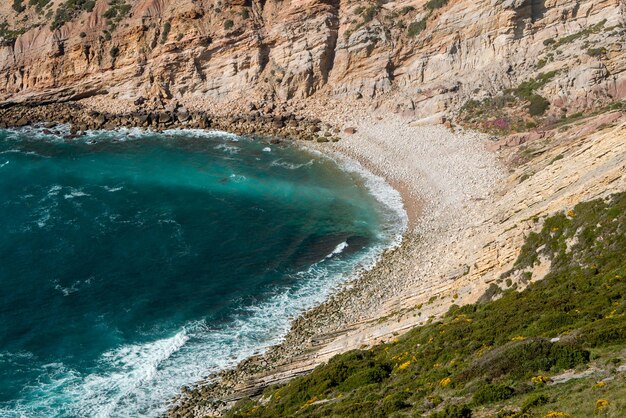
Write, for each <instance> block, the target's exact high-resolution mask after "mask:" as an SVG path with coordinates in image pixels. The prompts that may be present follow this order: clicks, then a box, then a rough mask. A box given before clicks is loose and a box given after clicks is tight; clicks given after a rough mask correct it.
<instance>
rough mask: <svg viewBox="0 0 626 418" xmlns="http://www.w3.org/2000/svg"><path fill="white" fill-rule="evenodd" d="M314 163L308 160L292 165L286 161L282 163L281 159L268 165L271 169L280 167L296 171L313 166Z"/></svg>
mask: <svg viewBox="0 0 626 418" xmlns="http://www.w3.org/2000/svg"><path fill="white" fill-rule="evenodd" d="M314 162H315V160H309V162H306V163H302V164H294V163H290V162H287V161H284V160H283V159H282V158H279V159H278V160H274V161H272V162H271V163H270V165H271V166H272V167H282V168H285V169H287V170H297V169H299V168H302V167H310V166H312V165H313V163H314Z"/></svg>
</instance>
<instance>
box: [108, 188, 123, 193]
mask: <svg viewBox="0 0 626 418" xmlns="http://www.w3.org/2000/svg"><path fill="white" fill-rule="evenodd" d="M122 189H123V187H121V186H120V187H110V186H104V190H106V191H107V192H111V193H114V192H119V191H120V190H122Z"/></svg>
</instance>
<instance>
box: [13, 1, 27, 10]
mask: <svg viewBox="0 0 626 418" xmlns="http://www.w3.org/2000/svg"><path fill="white" fill-rule="evenodd" d="M12 7H13V10H15V11H16V12H17V13H22V12H23V11H24V10H26V7H24V4H23V2H22V0H13V5H12Z"/></svg>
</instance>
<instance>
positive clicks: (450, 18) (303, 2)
mask: <svg viewBox="0 0 626 418" xmlns="http://www.w3.org/2000/svg"><path fill="white" fill-rule="evenodd" d="M39 3H45V5H44V6H43V8H42V10H41V12H39V11H38V10H37V8H36V7H35V6H29V3H28V1H26V0H24V2H23V7H22V8H23V9H24V10H22V11H20V13H17V11H16V10H14V8H12V7H11V2H5V4H3V5H1V6H0V35H1V36H3V40H2V42H1V44H0V101H1V102H33V103H38V102H50V101H52V102H54V101H63V100H72V99H80V98H84V97H89V96H93V95H97V94H106V95H108V97H111V98H116V99H120V100H124V99H127V100H129V101H134V100H136V99H137V98H140V97H144V98H149V99H151V100H156V101H158V103H159V104H160V103H164V102H166V101H167V100H168V99H172V98H174V99H176V100H179V101H185V100H206V101H210V102H211V103H229V104H232V103H238V104H241V103H243V102H246V103H247V102H254V101H256V100H260V99H263V98H265V99H269V100H274V101H294V100H299V99H303V98H307V97H310V96H316V95H317V96H321V95H326V96H335V97H346V98H354V99H361V98H362V99H363V100H365V101H367V100H370V101H371V102H372V103H376V104H377V105H380V104H381V103H384V104H386V105H387V106H391V107H392V108H394V110H398V111H403V112H413V113H415V114H418V115H422V114H423V115H426V114H432V113H437V112H444V111H449V110H455V109H457V108H458V107H459V106H461V105H462V104H463V103H464V102H465V101H466V100H467V99H469V98H481V97H487V96H489V95H494V94H496V93H498V92H501V91H503V90H505V89H508V88H515V87H516V86H518V85H519V84H521V83H522V82H524V81H528V80H530V79H533V78H534V77H536V76H537V75H538V74H540V73H547V72H551V71H555V72H556V73H555V74H556V76H555V77H553V78H552V79H551V80H550V81H549V82H548V83H547V84H545V85H543V86H541V94H542V95H543V96H545V97H546V98H548V99H549V100H550V102H551V104H552V109H558V108H562V107H568V108H571V109H580V110H584V109H590V108H596V107H599V106H601V105H603V104H605V103H607V102H611V101H614V100H620V99H623V98H624V97H626V32H625V22H626V19H625V17H626V5H625V4H624V2H623V0H472V1H470V0H448V1H447V2H446V1H445V0H430V1H425V0H397V1H393V2H373V1H372V2H369V1H344V0H282V1H280V0H233V1H216V0H125V2H124V1H123V0H116V1H113V2H111V1H109V0H97V1H95V3H94V4H91V5H87V6H83V7H82V8H80V7H79V8H76V7H77V6H73V7H75V8H76V9H71V8H70V9H68V7H70V6H68V3H72V4H74V5H75V4H84V3H89V1H87V0H84V1H83V2H82V3H81V1H75V0H74V1H71V2H68V1H65V0H53V1H50V0H49V1H48V2H46V1H45V0H40V1H39ZM59 8H60V9H61V11H62V12H63V11H65V12H64V14H63V13H60V12H59V11H58V9H59ZM18 9H19V8H18ZM68 10H69V12H68ZM3 22H4V23H3ZM53 28H54V29H53ZM22 32H23V33H22ZM391 97H393V100H391V99H390V98H391Z"/></svg>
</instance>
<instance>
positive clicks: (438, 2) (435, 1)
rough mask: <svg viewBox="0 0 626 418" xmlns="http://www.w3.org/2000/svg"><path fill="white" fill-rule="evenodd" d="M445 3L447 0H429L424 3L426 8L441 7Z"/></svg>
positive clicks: (434, 8)
mask: <svg viewBox="0 0 626 418" xmlns="http://www.w3.org/2000/svg"><path fill="white" fill-rule="evenodd" d="M446 4H448V0H429V1H428V2H427V3H426V8H427V9H428V10H436V9H440V8H442V7H443V6H445V5H446Z"/></svg>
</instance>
